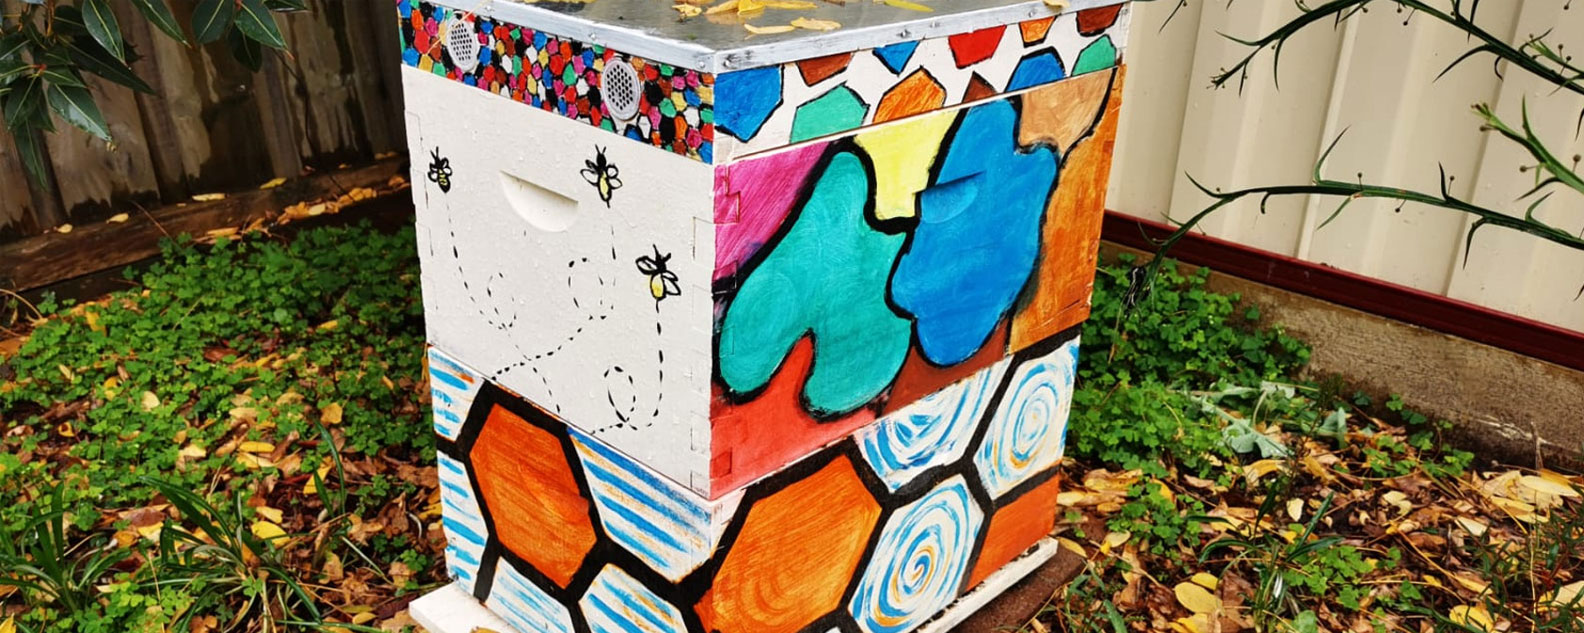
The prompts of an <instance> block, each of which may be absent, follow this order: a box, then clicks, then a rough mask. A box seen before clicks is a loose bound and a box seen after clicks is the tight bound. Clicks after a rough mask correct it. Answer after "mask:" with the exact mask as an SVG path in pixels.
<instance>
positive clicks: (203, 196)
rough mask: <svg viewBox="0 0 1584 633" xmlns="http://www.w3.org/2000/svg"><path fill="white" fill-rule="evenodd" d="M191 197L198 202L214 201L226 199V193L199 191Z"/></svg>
mask: <svg viewBox="0 0 1584 633" xmlns="http://www.w3.org/2000/svg"><path fill="white" fill-rule="evenodd" d="M192 199H193V200H195V201H198V202H215V201H217V200H224V199H226V195H225V194H223V193H200V194H198V195H196V196H193V197H192Z"/></svg>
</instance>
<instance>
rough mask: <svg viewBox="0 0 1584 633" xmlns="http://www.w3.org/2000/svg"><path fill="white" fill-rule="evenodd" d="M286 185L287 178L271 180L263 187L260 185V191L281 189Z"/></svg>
mask: <svg viewBox="0 0 1584 633" xmlns="http://www.w3.org/2000/svg"><path fill="white" fill-rule="evenodd" d="M284 184H286V179H285V178H275V179H272V180H270V181H269V182H266V183H264V184H262V185H259V189H260V190H264V189H274V188H276V187H279V186H281V185H284Z"/></svg>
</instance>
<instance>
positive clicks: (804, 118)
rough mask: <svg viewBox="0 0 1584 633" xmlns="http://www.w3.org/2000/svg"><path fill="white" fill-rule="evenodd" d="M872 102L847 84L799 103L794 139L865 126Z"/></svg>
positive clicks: (797, 140) (793, 122)
mask: <svg viewBox="0 0 1584 633" xmlns="http://www.w3.org/2000/svg"><path fill="white" fill-rule="evenodd" d="M868 114H869V106H868V105H867V104H865V103H864V102H863V99H860V98H858V93H856V92H853V91H852V88H848V87H847V86H845V85H843V86H836V87H835V88H832V89H831V91H830V92H827V93H825V94H823V95H820V97H819V98H817V99H815V100H813V101H810V102H808V103H805V104H803V105H801V106H798V109H797V114H795V115H794V118H793V119H792V142H793V143H797V142H800V141H806V140H809V139H814V138H819V137H821V136H827V135H830V134H836V133H838V132H846V131H847V130H851V129H855V128H858V127H862V126H863V123H864V117H866V116H868Z"/></svg>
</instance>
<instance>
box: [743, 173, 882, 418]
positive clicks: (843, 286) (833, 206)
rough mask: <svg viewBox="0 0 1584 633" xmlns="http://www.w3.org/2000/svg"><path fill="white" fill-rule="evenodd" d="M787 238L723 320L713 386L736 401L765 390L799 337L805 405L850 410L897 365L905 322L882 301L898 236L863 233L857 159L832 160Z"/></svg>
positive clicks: (865, 194)
mask: <svg viewBox="0 0 1584 633" xmlns="http://www.w3.org/2000/svg"><path fill="white" fill-rule="evenodd" d="M816 173H819V174H820V176H819V179H818V181H817V182H816V183H815V185H814V188H813V191H812V192H811V193H810V195H809V198H808V201H807V202H806V203H804V205H803V207H802V209H801V211H800V212H799V213H798V216H797V218H796V220H795V221H794V222H793V224H792V226H791V228H789V229H788V230H787V232H786V235H785V236H784V237H782V238H781V240H780V241H779V242H778V243H776V244H775V245H774V246H773V247H771V248H772V249H773V250H771V251H770V254H769V255H767V256H766V257H765V259H764V260H763V261H761V262H760V263H759V264H758V265H757V266H755V267H753V268H752V272H750V273H748V276H747V278H746V279H744V280H743V283H742V287H741V288H740V289H739V291H738V292H737V295H736V296H735V297H733V298H732V299H731V304H730V305H729V306H728V307H727V309H726V314H725V317H724V318H723V319H722V320H721V325H720V340H719V351H718V352H717V356H718V361H719V369H720V375H721V379H722V380H723V381H724V382H725V384H726V387H727V388H728V389H730V390H731V391H732V392H734V393H736V394H747V393H752V392H754V391H757V390H759V389H762V388H764V386H765V385H767V384H769V382H770V379H771V377H773V376H774V375H775V373H776V371H777V370H778V369H779V368H780V366H781V363H782V361H783V360H784V359H785V358H786V356H787V354H788V353H789V352H791V350H792V347H793V345H795V344H796V343H797V342H798V340H799V339H802V338H803V337H804V336H812V337H813V341H814V367H813V370H812V371H811V373H810V374H809V378H808V381H807V382H806V383H805V384H804V387H803V400H804V404H805V405H806V406H807V407H808V408H809V410H810V411H811V412H812V413H814V414H815V415H817V416H821V417H828V416H836V415H841V414H845V413H850V412H852V411H854V410H856V409H858V408H859V407H862V406H863V405H864V404H866V403H868V402H870V401H872V400H874V398H875V397H876V396H879V395H880V393H881V392H883V391H884V390H885V389H886V387H887V386H889V385H890V384H891V381H892V380H893V379H894V378H895V377H896V373H897V372H898V371H899V370H901V368H902V363H903V362H904V361H906V360H907V354H908V347H909V345H910V344H911V341H912V324H911V323H910V322H909V321H908V320H907V319H904V318H902V317H900V316H898V315H897V314H896V313H895V312H893V311H892V310H891V307H890V306H889V305H888V304H887V303H886V284H887V279H888V277H889V276H890V274H891V268H892V265H893V264H894V263H895V261H896V258H897V254H898V252H899V251H900V250H901V249H902V244H903V241H904V236H902V235H891V234H888V233H883V232H880V231H878V230H876V229H875V228H873V227H872V226H870V224H869V221H868V218H867V215H868V208H869V199H870V197H871V195H872V190H873V187H872V186H871V182H870V175H869V169H868V167H867V166H866V165H865V164H864V161H863V159H862V158H860V157H859V156H857V155H856V154H853V153H852V152H841V153H838V154H836V155H835V156H834V157H832V158H831V159H830V162H829V164H828V165H827V166H826V167H825V169H824V170H823V172H820V171H816Z"/></svg>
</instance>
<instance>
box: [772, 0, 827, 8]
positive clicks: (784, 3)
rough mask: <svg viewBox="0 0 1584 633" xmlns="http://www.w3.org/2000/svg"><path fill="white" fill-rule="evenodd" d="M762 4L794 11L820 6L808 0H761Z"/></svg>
mask: <svg viewBox="0 0 1584 633" xmlns="http://www.w3.org/2000/svg"><path fill="white" fill-rule="evenodd" d="M760 4H763V5H764V6H765V7H766V8H770V9H791V10H794V11H807V10H809V9H815V8H818V6H817V5H815V4H814V3H812V2H808V1H807V0H760Z"/></svg>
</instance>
